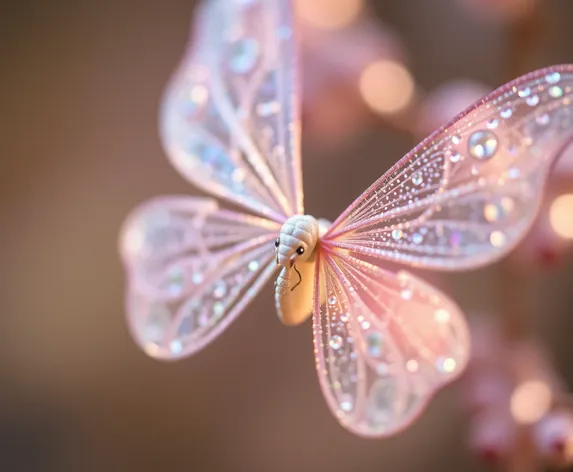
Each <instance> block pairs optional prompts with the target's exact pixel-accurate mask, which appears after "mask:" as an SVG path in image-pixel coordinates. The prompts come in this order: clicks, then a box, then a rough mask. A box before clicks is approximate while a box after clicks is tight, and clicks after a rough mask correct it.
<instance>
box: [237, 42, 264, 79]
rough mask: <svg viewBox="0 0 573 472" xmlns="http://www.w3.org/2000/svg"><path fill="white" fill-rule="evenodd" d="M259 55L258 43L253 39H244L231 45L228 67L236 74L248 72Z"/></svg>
mask: <svg viewBox="0 0 573 472" xmlns="http://www.w3.org/2000/svg"><path fill="white" fill-rule="evenodd" d="M259 54H260V47H259V43H258V42H257V41H255V40H254V39H249V38H244V39H241V40H239V41H237V42H235V43H233V44H232V45H231V57H230V66H231V69H232V70H233V71H234V72H236V73H237V74H246V73H248V72H250V71H251V70H252V69H253V67H255V64H256V63H257V60H258V58H259Z"/></svg>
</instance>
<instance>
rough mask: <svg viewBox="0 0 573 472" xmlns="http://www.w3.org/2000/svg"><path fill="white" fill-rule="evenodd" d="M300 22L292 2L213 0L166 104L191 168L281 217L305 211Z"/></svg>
mask: <svg viewBox="0 0 573 472" xmlns="http://www.w3.org/2000/svg"><path fill="white" fill-rule="evenodd" d="M292 21H293V20H292V12H291V9H290V2H289V1H284V0H249V1H245V0H205V1H204V2H203V3H202V5H200V7H199V8H198V13H197V15H196V21H195V24H194V38H193V41H192V43H191V46H190V50H189V52H188V53H187V57H186V58H185V59H184V60H183V62H182V64H181V65H180V67H179V70H178V71H177V72H176V74H175V76H174V77H173V79H172V81H171V84H170V85H169V87H168V88H167V91H166V94H165V98H164V101H163V107H162V113H161V132H162V137H163V143H164V146H165V148H166V151H167V154H168V156H169V158H170V160H171V162H172V163H173V165H174V166H175V167H176V168H177V169H178V170H179V171H180V172H181V174H183V175H184V176H185V177H186V178H187V179H189V180H190V181H191V182H192V183H193V184H195V185H197V186H198V187H200V188H202V189H204V190H206V191H208V192H210V193H211V194H213V195H215V196H218V197H222V198H225V199H227V200H230V201H231V202H233V203H236V204H239V205H242V206H243V207H245V208H247V209H249V210H251V211H254V212H256V213H259V214H261V215H264V216H266V217H269V218H272V219H274V220H277V221H282V220H284V219H285V218H286V217H288V216H291V215H293V214H302V213H303V194H302V177H301V164H300V151H299V134H300V133H299V110H298V99H297V95H296V93H295V92H296V90H295V89H296V77H295V74H296V64H295V62H296V61H295V58H296V51H295V49H296V48H295V44H294V38H293V27H292Z"/></svg>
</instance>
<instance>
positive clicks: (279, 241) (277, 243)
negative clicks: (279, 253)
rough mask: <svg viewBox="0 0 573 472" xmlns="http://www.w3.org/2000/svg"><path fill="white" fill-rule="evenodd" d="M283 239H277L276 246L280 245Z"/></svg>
mask: <svg viewBox="0 0 573 472" xmlns="http://www.w3.org/2000/svg"><path fill="white" fill-rule="evenodd" d="M280 243H281V240H280V239H279V238H277V239H275V247H279V244H280Z"/></svg>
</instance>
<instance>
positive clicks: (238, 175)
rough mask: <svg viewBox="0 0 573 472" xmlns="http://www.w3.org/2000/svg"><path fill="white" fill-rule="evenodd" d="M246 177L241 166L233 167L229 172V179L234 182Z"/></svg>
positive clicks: (243, 179)
mask: <svg viewBox="0 0 573 472" xmlns="http://www.w3.org/2000/svg"><path fill="white" fill-rule="evenodd" d="M246 177H247V171H246V170H245V169H243V168H241V167H239V168H237V169H235V170H234V171H233V173H232V174H231V180H232V181H233V182H235V183H243V182H244V181H245V178H246Z"/></svg>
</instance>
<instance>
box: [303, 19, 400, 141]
mask: <svg viewBox="0 0 573 472" xmlns="http://www.w3.org/2000/svg"><path fill="white" fill-rule="evenodd" d="M299 26H300V30H301V37H302V62H303V65H302V70H303V105H302V108H303V119H304V120H305V125H304V129H305V132H307V133H308V136H309V137H310V138H311V139H316V140H318V141H321V144H324V143H326V144H329V145H331V146H337V145H338V144H339V143H341V142H343V141H344V140H346V139H348V138H349V137H351V136H352V135H354V134H355V133H356V132H358V131H359V130H360V129H362V128H363V127H364V126H365V125H366V124H368V122H369V121H371V120H372V118H373V117H372V113H371V112H370V111H369V109H368V108H367V106H366V105H365V103H364V101H363V99H362V97H361V95H360V90H359V86H358V85H359V80H360V76H361V74H362V72H363V71H364V69H365V68H366V67H367V66H368V65H369V64H371V63H372V62H374V61H377V60H380V59H391V60H401V59H402V57H403V50H402V47H401V45H400V42H399V40H398V39H397V37H396V36H395V35H394V34H393V33H392V32H391V31H390V30H389V29H388V28H387V27H385V26H384V25H382V24H380V23H379V22H377V21H374V20H372V19H370V18H369V17H367V16H366V14H365V13H364V14H363V15H361V16H359V17H358V18H357V19H356V20H355V21H354V22H353V23H351V24H349V25H346V26H345V27H343V28H339V29H335V30H321V29H317V28H315V27H313V25H312V24H308V23H307V22H305V21H304V19H299Z"/></svg>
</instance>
